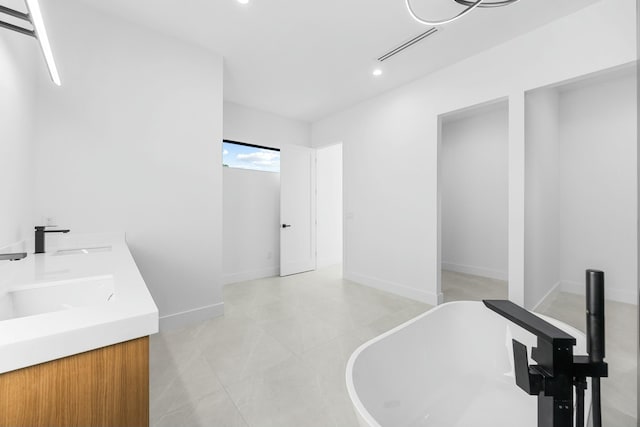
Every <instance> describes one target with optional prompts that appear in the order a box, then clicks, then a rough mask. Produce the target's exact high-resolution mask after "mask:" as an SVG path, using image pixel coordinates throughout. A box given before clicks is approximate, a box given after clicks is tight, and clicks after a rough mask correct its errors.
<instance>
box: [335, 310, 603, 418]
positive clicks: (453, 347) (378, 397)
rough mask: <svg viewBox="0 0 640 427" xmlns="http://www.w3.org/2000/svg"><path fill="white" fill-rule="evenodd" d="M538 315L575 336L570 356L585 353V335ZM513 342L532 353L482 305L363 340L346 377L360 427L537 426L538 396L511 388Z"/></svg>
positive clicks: (528, 340)
mask: <svg viewBox="0 0 640 427" xmlns="http://www.w3.org/2000/svg"><path fill="white" fill-rule="evenodd" d="M540 317H541V318H543V319H544V320H546V321H548V322H549V323H552V324H553V325H555V326H557V327H559V328H560V329H563V330H565V331H566V332H567V333H569V334H571V335H573V336H574V337H575V338H576V340H577V345H576V347H574V354H586V349H585V348H586V347H585V336H584V334H583V333H582V332H580V331H579V330H577V329H575V328H573V327H571V326H569V325H567V324H565V323H562V322H560V321H558V320H555V319H551V318H549V317H545V316H541V315H540ZM512 338H515V339H517V340H518V341H520V342H521V343H523V344H525V345H526V346H527V347H528V354H529V355H531V348H532V347H535V345H536V337H535V336H534V335H533V334H531V333H529V332H527V331H525V330H524V329H522V328H520V327H519V326H517V325H515V324H513V323H511V322H509V321H508V320H506V319H504V318H503V317H501V316H499V315H498V314H496V313H494V312H493V311H491V310H489V309H488V308H486V307H485V306H484V304H483V303H482V302H452V303H447V304H443V305H440V306H438V307H436V308H434V309H433V310H430V311H428V312H426V313H424V314H422V315H420V316H418V317H416V318H415V319H412V320H410V321H408V322H406V323H404V324H402V325H400V326H398V327H396V328H395V329H392V330H390V331H388V332H386V333H384V334H382V335H380V336H379V337H376V338H374V339H372V340H370V341H368V342H366V343H365V344H363V345H362V346H360V347H359V348H358V349H357V350H356V351H355V352H354V353H353V355H352V356H351V358H350V359H349V362H348V364H347V371H346V381H347V389H348V391H349V396H350V397H351V401H352V402H353V405H354V407H355V412H356V415H357V417H358V421H359V422H360V425H361V426H362V427H423V426H424V427H485V426H486V427H536V426H537V397H536V396H529V395H527V394H526V393H525V392H524V391H522V390H521V389H519V388H518V387H517V386H516V383H515V378H514V371H513V350H512V343H511V340H512ZM529 362H530V363H534V362H533V361H532V360H531V359H530V361H529ZM589 391H590V389H587V393H585V420H587V419H588V413H589V410H590V408H591V395H590V392H589Z"/></svg>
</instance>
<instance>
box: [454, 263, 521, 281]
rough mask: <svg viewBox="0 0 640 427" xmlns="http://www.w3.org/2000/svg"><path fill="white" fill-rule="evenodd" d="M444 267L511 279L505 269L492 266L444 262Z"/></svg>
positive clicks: (464, 272) (482, 275)
mask: <svg viewBox="0 0 640 427" xmlns="http://www.w3.org/2000/svg"><path fill="white" fill-rule="evenodd" d="M442 269H443V270H448V271H453V272H455V273H463V274H472V275H474V276H481V277H488V278H489V279H496V280H504V281H507V280H509V273H507V272H505V271H498V270H493V269H490V268H484V267H476V266H473V265H463V264H451V263H448V262H443V263H442Z"/></svg>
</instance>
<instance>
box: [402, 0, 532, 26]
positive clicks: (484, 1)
mask: <svg viewBox="0 0 640 427" xmlns="http://www.w3.org/2000/svg"><path fill="white" fill-rule="evenodd" d="M453 1H455V2H456V3H458V4H461V5H463V6H465V7H466V9H464V10H463V11H461V12H460V13H458V14H457V15H455V16H453V17H451V18H447V19H442V20H431V19H427V18H422V17H420V16H418V14H417V13H416V12H415V11H414V10H413V7H412V6H411V0H405V2H406V5H407V9H408V10H409V14H410V15H411V17H412V18H413V19H415V20H416V21H418V22H419V23H421V24H425V25H434V26H438V25H444V24H448V23H450V22H453V21H456V20H458V19H460V18H462V17H463V16H465V15H466V14H468V13H469V12H471V11H472V10H473V9H475V8H477V7H482V8H489V7H502V6H508V5H510V4H513V3H516V2H518V1H520V0H471V1H470V0H453Z"/></svg>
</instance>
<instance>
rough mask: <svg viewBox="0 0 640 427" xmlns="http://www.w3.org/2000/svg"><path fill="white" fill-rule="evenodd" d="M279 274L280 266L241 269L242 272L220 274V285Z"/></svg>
mask: <svg viewBox="0 0 640 427" xmlns="http://www.w3.org/2000/svg"><path fill="white" fill-rule="evenodd" d="M279 275H280V267H267V268H260V269H257V270H250V271H243V272H242V273H231V274H223V275H222V285H223V286H224V285H228V284H231V283H238V282H246V281H247V280H256V279H263V278H265V277H273V276H279Z"/></svg>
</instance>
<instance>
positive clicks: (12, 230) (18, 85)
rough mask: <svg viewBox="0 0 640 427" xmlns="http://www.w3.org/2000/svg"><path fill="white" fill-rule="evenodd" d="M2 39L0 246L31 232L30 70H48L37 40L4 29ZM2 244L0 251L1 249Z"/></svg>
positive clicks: (32, 107) (32, 117) (32, 111)
mask: <svg viewBox="0 0 640 427" xmlns="http://www.w3.org/2000/svg"><path fill="white" fill-rule="evenodd" d="M2 31H3V32H2V37H1V38H0V179H1V180H2V191H0V248H3V247H7V248H6V250H7V251H9V250H25V248H23V247H14V248H10V247H8V246H9V245H12V244H14V243H17V242H19V241H22V240H25V239H29V238H31V237H33V234H32V232H33V225H34V224H33V223H32V221H33V218H32V216H33V183H34V181H33V156H34V149H33V144H32V129H33V126H34V121H35V98H34V96H35V93H34V91H33V86H34V75H35V73H36V72H38V73H39V74H46V65H45V64H44V61H42V62H37V61H36V60H37V59H40V57H39V56H38V55H39V54H40V52H39V49H40V47H39V46H38V43H37V42H36V41H34V40H33V39H32V38H31V37H27V36H24V35H22V34H18V33H14V32H11V31H7V30H2ZM4 251H5V250H4V249H3V250H2V251H1V252H4Z"/></svg>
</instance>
